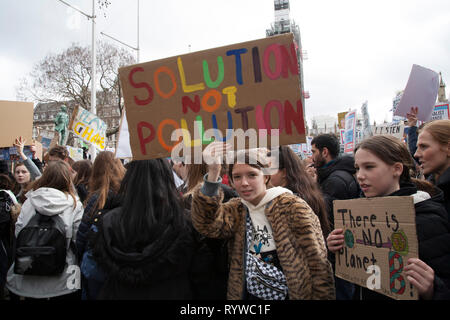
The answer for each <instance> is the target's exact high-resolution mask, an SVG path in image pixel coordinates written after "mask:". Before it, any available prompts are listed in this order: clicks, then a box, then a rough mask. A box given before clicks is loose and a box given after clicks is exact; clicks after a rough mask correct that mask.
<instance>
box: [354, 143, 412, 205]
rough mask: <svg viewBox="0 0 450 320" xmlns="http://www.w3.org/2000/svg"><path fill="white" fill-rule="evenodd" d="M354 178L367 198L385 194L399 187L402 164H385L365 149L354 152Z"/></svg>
mask: <svg viewBox="0 0 450 320" xmlns="http://www.w3.org/2000/svg"><path fill="white" fill-rule="evenodd" d="M355 168H356V178H357V180H358V183H359V185H360V187H361V190H362V191H363V192H364V195H365V196H366V197H367V198H372V197H382V196H387V195H389V194H391V193H393V192H395V191H397V190H399V189H400V176H401V174H402V171H403V164H402V163H401V162H396V163H394V164H392V165H390V164H387V163H386V162H384V161H383V160H382V159H380V158H379V157H377V156H376V155H375V154H373V153H372V152H370V151H369V150H367V149H362V148H360V149H358V150H357V151H356V154H355Z"/></svg>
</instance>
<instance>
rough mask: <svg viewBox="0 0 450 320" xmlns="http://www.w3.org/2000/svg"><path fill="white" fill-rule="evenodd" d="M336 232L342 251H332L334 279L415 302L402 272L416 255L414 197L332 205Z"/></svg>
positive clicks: (344, 201) (409, 284) (365, 200)
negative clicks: (339, 232)
mask: <svg viewBox="0 0 450 320" xmlns="http://www.w3.org/2000/svg"><path fill="white" fill-rule="evenodd" d="M333 210H334V222H335V228H336V229H338V228H339V229H343V230H344V239H345V240H344V248H343V249H342V250H340V252H339V253H336V276H338V277H339V278H342V279H345V280H347V281H350V282H353V283H356V284H358V285H360V286H363V287H366V288H369V289H371V290H374V291H376V292H378V293H381V294H384V295H386V296H389V297H391V298H394V299H397V300H417V299H418V293H417V290H416V289H415V288H414V287H413V286H412V285H411V283H409V281H408V280H407V278H406V275H405V273H404V268H405V266H406V263H407V260H408V259H409V258H417V257H418V241H417V233H416V223H415V217H416V215H415V210H414V202H413V198H412V197H380V198H366V199H353V200H335V201H333Z"/></svg>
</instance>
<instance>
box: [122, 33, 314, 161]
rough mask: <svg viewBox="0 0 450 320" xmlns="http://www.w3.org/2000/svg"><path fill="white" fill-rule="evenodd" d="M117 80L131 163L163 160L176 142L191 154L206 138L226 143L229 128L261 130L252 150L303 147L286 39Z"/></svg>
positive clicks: (164, 64) (292, 52) (166, 63)
mask: <svg viewBox="0 0 450 320" xmlns="http://www.w3.org/2000/svg"><path fill="white" fill-rule="evenodd" d="M119 75H120V81H121V84H122V90H123V93H124V99H125V107H126V116H127V120H128V129H129V134H130V145H131V150H132V154H133V158H134V159H137V160H139V159H150V158H160V157H169V156H171V152H172V150H173V148H174V146H175V145H177V144H179V145H178V146H177V148H179V147H183V148H184V147H186V148H189V150H187V152H191V148H193V147H201V148H203V147H206V145H207V144H209V143H210V142H212V141H213V140H214V139H216V141H227V142H228V143H232V141H234V138H235V137H236V136H234V135H233V134H236V131H237V130H236V129H241V130H242V131H243V132H246V131H247V130H248V129H255V130H267V131H266V133H264V132H263V131H258V132H257V133H255V134H256V136H257V139H259V141H258V146H261V144H262V143H261V140H262V139H264V140H265V141H267V144H266V146H267V147H270V145H271V138H272V137H274V136H276V137H277V138H279V144H281V145H288V144H295V143H302V142H305V132H306V131H305V120H304V114H303V105H302V102H301V100H302V99H301V90H300V88H301V86H300V77H299V68H298V61H297V53H296V46H295V44H294V40H293V35H292V34H290V33H289V34H283V35H280V36H274V37H269V38H264V39H261V40H255V41H249V42H244V43H239V44H235V45H230V46H225V47H220V48H215V49H210V50H205V51H200V52H195V53H191V54H186V55H181V56H176V57H172V58H166V59H162V60H158V61H152V62H147V63H142V64H137V65H132V66H127V67H124V68H120V69H119ZM176 129H182V130H179V131H176ZM233 129H234V131H233ZM273 129H279V132H277V131H276V130H273ZM227 130H228V131H227ZM249 131H251V130H249ZM177 132H178V134H179V135H177ZM180 132H182V134H180ZM255 132H256V131H255ZM174 133H175V135H173V134H174ZM277 134H279V135H278V136H277ZM244 139H245V138H244ZM179 142H182V143H179ZM238 144H239V143H238Z"/></svg>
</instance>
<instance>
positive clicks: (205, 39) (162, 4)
mask: <svg viewBox="0 0 450 320" xmlns="http://www.w3.org/2000/svg"><path fill="white" fill-rule="evenodd" d="M66 2H68V3H70V4H72V5H74V6H76V7H78V8H80V9H81V10H82V11H84V12H86V13H88V14H91V13H92V0H66ZM96 2H97V1H96ZM110 2H111V4H110V5H109V7H108V8H107V9H106V10H101V11H100V10H99V9H98V7H97V9H96V11H97V12H96V14H97V17H98V18H97V19H96V21H97V27H96V29H97V37H98V38H102V39H103V40H106V41H112V42H113V43H115V44H117V45H119V46H120V44H118V43H116V42H114V41H113V40H109V39H108V38H105V37H104V36H101V35H100V32H104V33H106V34H109V35H111V36H113V37H115V38H117V39H119V40H121V41H123V42H125V43H127V44H129V45H131V46H133V47H135V46H137V0H126V1H125V0H110ZM290 3H291V13H290V17H291V19H293V20H295V22H296V23H297V24H298V25H299V26H300V32H301V37H302V46H303V49H304V50H306V51H307V53H308V60H305V61H304V69H303V70H304V71H303V72H304V81H305V84H304V86H305V90H306V91H309V92H310V95H311V98H310V99H308V100H306V106H305V108H306V117H307V119H308V120H309V119H311V117H312V116H317V115H331V116H336V114H337V113H338V112H342V111H347V110H348V109H350V108H351V109H360V107H361V105H362V103H363V102H364V101H366V100H367V101H368V109H369V114H370V118H371V120H376V121H377V122H380V121H383V120H384V119H386V120H389V121H390V120H391V113H390V112H389V109H390V108H391V107H392V99H393V98H394V96H395V93H396V91H397V90H403V89H404V88H405V86H406V83H407V80H408V77H409V73H410V71H411V68H412V65H413V64H418V65H421V66H423V67H426V68H429V69H432V70H434V71H436V72H442V75H443V79H444V82H445V83H446V84H447V85H448V84H449V83H448V81H449V80H448V79H450V1H449V0H376V1H375V0H371V1H369V0H364V1H361V0H339V1H336V0H321V1H311V0H291V1H290ZM105 15H106V17H105ZM273 21H274V7H273V0H191V1H186V0H160V1H156V0H140V41H139V44H140V48H141V53H140V62H145V61H151V60H156V59H161V58H165V57H171V56H175V55H178V54H185V53H188V52H189V45H190V46H191V49H190V50H191V52H194V51H199V50H204V49H210V48H215V47H219V46H223V45H230V44H234V43H239V42H244V41H249V40H255V39H260V38H264V37H265V30H266V29H267V28H268V27H269V26H270V24H271V23H273ZM91 31H92V24H91V21H90V20H88V19H87V18H86V17H84V16H83V15H81V14H79V13H77V12H76V11H73V10H72V9H70V8H69V7H67V6H66V5H64V4H63V3H61V2H60V1H58V0H0V40H1V44H0V74H1V77H0V100H15V99H16V92H15V87H16V86H17V85H18V79H19V78H21V77H23V76H26V75H27V74H28V73H29V72H30V71H31V69H32V66H33V65H34V64H36V63H37V62H38V61H40V60H42V59H43V58H44V57H45V56H46V55H47V54H50V53H60V52H62V51H63V50H65V49H66V48H68V47H69V46H70V45H71V43H73V42H76V43H79V44H81V45H86V46H87V45H90V44H91V41H92V33H91ZM131 52H133V53H135V52H134V51H132V50H131ZM448 92H449V90H447V96H448Z"/></svg>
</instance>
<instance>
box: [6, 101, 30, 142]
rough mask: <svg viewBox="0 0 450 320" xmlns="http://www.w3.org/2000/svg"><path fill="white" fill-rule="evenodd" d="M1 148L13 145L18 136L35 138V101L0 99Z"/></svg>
mask: <svg viewBox="0 0 450 320" xmlns="http://www.w3.org/2000/svg"><path fill="white" fill-rule="evenodd" d="M0 112H1V117H0V128H1V130H2V133H1V134H0V148H4V147H12V146H13V145H14V141H15V139H16V138H18V137H22V138H24V139H25V141H26V143H31V142H32V140H33V112H34V110H33V103H32V102H19V101H5V100H0Z"/></svg>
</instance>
